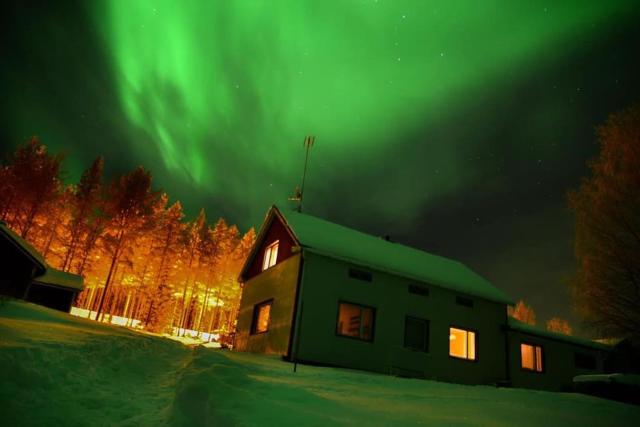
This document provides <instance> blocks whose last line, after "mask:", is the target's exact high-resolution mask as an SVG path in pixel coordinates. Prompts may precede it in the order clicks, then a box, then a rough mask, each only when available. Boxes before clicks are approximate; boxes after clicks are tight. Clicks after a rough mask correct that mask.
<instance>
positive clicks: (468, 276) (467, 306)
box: [235, 206, 606, 390]
mask: <svg viewBox="0 0 640 427" xmlns="http://www.w3.org/2000/svg"><path fill="white" fill-rule="evenodd" d="M240 281H241V283H242V286H243V293H242V300H241V304H240V310H239V314H238V324H237V332H236V341H235V346H236V349H238V350H240V351H249V352H258V353H266V354H276V355H282V356H283V357H284V358H285V359H287V360H291V361H296V362H301V363H310V364H320V365H328V366H341V367H346V368H354V369H363V370H368V371H374V372H380V373H388V374H393V375H401V376H410V377H420V378H430V379H436V380H442V381H449V382H457V383H465V384H512V385H514V386H517V387H530V388H540V389H550V390H560V389H563V388H565V387H568V386H570V385H571V378H572V376H573V375H577V374H582V373H585V372H590V373H593V372H598V371H600V370H602V360H603V357H604V354H605V353H606V347H605V346H603V345H600V344H597V343H592V342H589V341H585V340H578V339H575V338H572V337H565V336H562V335H559V334H552V333H549V332H545V331H540V330H537V329H535V328H532V327H529V326H526V325H522V324H520V323H519V322H516V321H515V320H513V319H510V318H509V317H508V316H507V306H508V305H510V304H512V303H513V301H512V300H511V298H509V296H507V295H506V294H505V293H504V292H502V291H501V290H500V289H498V288H496V287H495V286H493V285H492V284H491V283H489V282H488V281H487V280H485V279H484V278H482V277H481V276H480V275H478V274H476V273H475V272H473V271H472V270H471V269H469V268H468V267H466V266H465V265H463V264H462V263H460V262H457V261H453V260H450V259H446V258H443V257H439V256H436V255H432V254H429V253H426V252H423V251H420V250H417V249H413V248H410V247H407V246H403V245H400V244H397V243H392V242H389V241H387V240H385V239H381V238H377V237H374V236H370V235H367V234H364V233H361V232H359V231H356V230H353V229H349V228H347V227H343V226H341V225H338V224H334V223H331V222H328V221H325V220H323V219H320V218H316V217H313V216H310V215H307V214H303V213H299V212H297V211H292V210H289V209H280V208H278V207H276V206H273V207H271V209H270V210H269V211H268V213H267V216H266V218H265V221H264V223H263V225H262V227H261V229H260V232H259V234H258V237H257V239H256V243H255V245H254V247H253V249H252V251H251V253H250V255H249V257H248V259H247V261H246V263H245V265H244V266H243V269H242V271H241V273H240Z"/></svg>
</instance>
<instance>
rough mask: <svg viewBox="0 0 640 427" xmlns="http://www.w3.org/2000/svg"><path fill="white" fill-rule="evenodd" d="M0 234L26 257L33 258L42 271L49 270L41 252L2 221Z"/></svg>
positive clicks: (0, 222)
mask: <svg viewBox="0 0 640 427" xmlns="http://www.w3.org/2000/svg"><path fill="white" fill-rule="evenodd" d="M0 233H2V234H4V235H5V236H6V237H7V238H8V240H9V241H10V242H11V243H13V244H14V245H15V246H16V247H17V248H18V249H19V250H20V251H22V252H23V253H24V254H25V255H26V256H28V257H29V258H31V259H32V260H33V262H34V263H35V264H36V265H37V266H38V267H39V268H40V269H41V270H43V271H44V270H45V269H46V268H47V263H46V261H45V260H44V257H43V256H42V255H41V254H40V252H38V251H37V250H36V248H34V247H33V246H31V244H30V243H29V242H27V241H26V240H24V239H23V238H22V237H20V235H18V234H17V233H16V232H15V231H13V230H12V229H10V228H9V227H8V226H7V224H5V223H4V222H3V221H0Z"/></svg>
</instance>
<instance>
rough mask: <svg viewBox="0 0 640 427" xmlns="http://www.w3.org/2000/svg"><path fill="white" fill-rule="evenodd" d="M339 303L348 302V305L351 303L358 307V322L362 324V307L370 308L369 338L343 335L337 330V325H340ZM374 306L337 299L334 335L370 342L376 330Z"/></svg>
mask: <svg viewBox="0 0 640 427" xmlns="http://www.w3.org/2000/svg"><path fill="white" fill-rule="evenodd" d="M341 304H348V305H353V306H357V307H360V323H361V324H362V313H363V311H362V309H363V308H368V309H371V336H370V338H368V339H367V338H361V337H359V336H358V337H354V336H351V335H344V334H341V333H340V330H339V326H340V305H341ZM376 311H377V310H376V308H375V307H373V306H370V305H365V304H360V303H357V302H352V301H345V300H338V306H337V310H336V327H335V335H336V336H337V337H340V338H348V339H352V340H356V341H362V342H369V343H372V342H373V341H374V339H375V332H376ZM360 329H361V330H362V326H360Z"/></svg>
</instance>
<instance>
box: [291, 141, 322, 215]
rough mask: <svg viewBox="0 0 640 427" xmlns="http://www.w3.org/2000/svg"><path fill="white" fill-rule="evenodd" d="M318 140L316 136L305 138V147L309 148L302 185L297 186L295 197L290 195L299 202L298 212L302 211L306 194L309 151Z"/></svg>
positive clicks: (305, 158)
mask: <svg viewBox="0 0 640 427" xmlns="http://www.w3.org/2000/svg"><path fill="white" fill-rule="evenodd" d="M315 141H316V137H315V136H307V137H305V138H304V143H303V145H304V147H305V149H306V150H307V152H306V154H305V157H304V170H303V171H302V186H301V187H296V191H295V193H294V195H293V197H290V198H289V200H293V201H297V202H298V212H302V197H303V196H304V182H305V179H306V177H307V166H308V164H309V152H310V151H311V147H313V143H314V142H315Z"/></svg>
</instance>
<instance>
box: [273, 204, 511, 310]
mask: <svg viewBox="0 0 640 427" xmlns="http://www.w3.org/2000/svg"><path fill="white" fill-rule="evenodd" d="M272 212H276V213H279V214H280V216H281V217H282V218H283V220H284V221H285V223H286V225H287V226H288V227H289V228H290V230H291V231H292V232H293V234H294V236H295V238H296V239H297V240H298V243H299V244H300V245H301V246H302V247H303V248H305V249H306V250H309V251H312V252H315V253H318V254H321V255H324V256H328V257H331V258H337V259H341V260H344V261H347V262H352V263H354V264H358V265H362V266H365V267H369V268H372V269H376V270H380V271H385V272H388V273H391V274H394V275H398V276H401V277H406V278H408V279H412V280H417V281H421V282H425V283H429V284H433V285H436V286H439V287H442V288H447V289H451V290H453V291H457V292H460V293H464V294H468V295H472V296H476V297H480V298H484V299H487V300H490V301H495V302H500V303H504V304H513V301H512V300H511V298H509V297H508V296H507V295H506V294H505V293H504V292H502V291H501V290H500V289H498V288H496V287H495V286H493V285H492V284H491V283H489V281H487V280H486V279H484V278H483V277H481V276H480V275H478V274H477V273H475V272H474V271H472V270H471V269H470V268H468V267H467V266H465V265H464V264H462V263H461V262H458V261H454V260H451V259H447V258H443V257H441V256H437V255H432V254H430V253H427V252H424V251H421V250H418V249H414V248H411V247H408V246H404V245H401V244H399V243H393V242H389V241H387V240H385V239H381V238H379V237H374V236H371V235H369V234H365V233H362V232H360V231H357V230H353V229H351V228H347V227H344V226H342V225H338V224H335V223H332V222H329V221H325V220H323V219H320V218H317V217H314V216H311V215H307V214H303V213H299V212H297V211H294V210H291V209H281V208H278V207H276V206H273V207H272V209H271V210H270V211H269V213H272Z"/></svg>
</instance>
